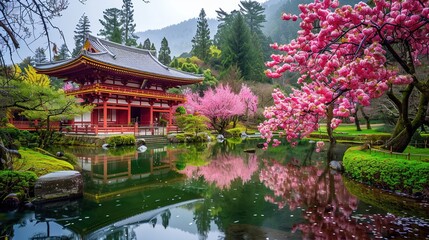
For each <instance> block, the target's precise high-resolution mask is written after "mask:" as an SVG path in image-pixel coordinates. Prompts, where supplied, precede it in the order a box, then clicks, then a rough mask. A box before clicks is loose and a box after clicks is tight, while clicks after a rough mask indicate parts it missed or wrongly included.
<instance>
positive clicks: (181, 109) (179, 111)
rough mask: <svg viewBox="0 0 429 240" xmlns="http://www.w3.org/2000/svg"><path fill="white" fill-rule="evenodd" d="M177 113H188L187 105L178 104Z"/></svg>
mask: <svg viewBox="0 0 429 240" xmlns="http://www.w3.org/2000/svg"><path fill="white" fill-rule="evenodd" d="M176 113H177V114H179V115H184V114H186V109H185V107H184V106H178V107H177V108H176Z"/></svg>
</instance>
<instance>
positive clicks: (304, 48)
mask: <svg viewBox="0 0 429 240" xmlns="http://www.w3.org/2000/svg"><path fill="white" fill-rule="evenodd" d="M428 5H429V1H412V0H405V1H404V0H392V1H384V0H374V1H373V6H372V5H371V6H370V5H368V4H366V3H364V2H360V3H358V4H356V5H355V6H350V5H344V6H342V7H339V3H338V1H337V0H323V1H319V0H317V1H315V2H314V3H310V4H302V5H299V8H300V10H301V14H300V15H299V16H296V15H291V14H284V15H283V19H284V20H292V21H296V20H297V19H298V18H300V19H301V20H302V21H301V23H300V28H301V29H300V30H299V31H298V37H297V38H296V39H294V40H292V41H291V42H290V43H288V44H284V45H279V44H277V43H274V44H272V47H273V48H274V49H277V50H279V51H280V52H283V54H276V55H272V61H270V62H268V63H266V65H267V67H269V68H270V69H269V70H267V71H266V74H267V76H269V77H272V78H277V77H280V76H281V75H282V74H283V73H284V72H286V71H290V72H298V73H300V74H301V77H300V78H299V79H298V84H300V85H301V87H300V89H294V90H293V92H292V93H291V94H289V95H288V96H286V95H285V94H284V93H282V92H281V91H280V90H278V89H276V90H275V91H274V93H273V98H274V106H271V107H268V108H266V109H265V112H264V116H265V118H266V119H267V120H266V121H265V122H264V123H262V124H261V125H260V126H259V130H260V131H261V134H262V137H263V138H265V139H266V140H267V143H269V142H271V140H272V133H273V131H277V130H281V131H282V134H284V135H285V137H286V139H287V140H288V141H290V142H293V141H295V140H296V139H299V138H302V137H304V136H307V135H308V134H310V133H311V132H312V131H314V130H316V129H317V128H318V127H319V122H320V120H321V119H327V122H328V124H329V127H331V128H332V129H335V128H336V127H337V126H338V125H339V124H340V123H341V119H342V118H346V117H352V116H353V113H354V111H355V109H354V106H355V104H356V103H357V104H360V105H362V106H368V105H369V104H370V101H371V99H373V98H377V97H380V96H381V95H383V94H384V93H387V96H388V97H389V99H390V100H391V101H392V102H393V103H394V104H395V106H396V107H397V108H398V109H399V112H400V114H399V115H400V116H399V119H398V121H397V124H396V127H395V129H394V130H393V133H392V137H391V139H390V140H389V141H388V142H387V143H386V145H385V147H387V148H392V149H393V150H395V151H403V150H404V149H405V148H406V146H407V145H408V143H409V141H410V139H411V137H412V135H413V134H414V132H415V131H416V130H417V129H418V128H419V127H420V126H421V124H422V123H423V122H424V120H425V116H426V114H427V108H428V101H429V100H428V99H429V80H428V76H427V74H421V73H420V71H421V68H419V65H420V64H421V62H420V60H421V58H422V57H424V56H427V53H428V46H429V44H428V43H429V41H428V40H429V31H428V30H429V24H428V23H429V7H428ZM411 94H417V95H418V96H419V98H420V99H419V105H418V109H417V111H416V114H414V115H413V116H411V115H410V109H409V99H410V96H411ZM351 120H353V119H351ZM331 140H332V139H331ZM276 144H277V142H275V143H274V145H276Z"/></svg>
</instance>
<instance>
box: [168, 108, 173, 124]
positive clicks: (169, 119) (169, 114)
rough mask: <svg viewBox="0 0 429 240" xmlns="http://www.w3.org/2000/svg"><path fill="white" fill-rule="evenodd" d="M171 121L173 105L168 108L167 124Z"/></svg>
mask: <svg viewBox="0 0 429 240" xmlns="http://www.w3.org/2000/svg"><path fill="white" fill-rule="evenodd" d="M172 123H173V107H172V106H170V110H169V112H168V125H169V126H171V124H172Z"/></svg>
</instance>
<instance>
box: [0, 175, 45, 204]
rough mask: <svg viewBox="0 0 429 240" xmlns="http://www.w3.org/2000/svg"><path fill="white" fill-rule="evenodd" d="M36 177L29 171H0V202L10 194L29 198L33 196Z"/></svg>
mask: <svg viewBox="0 0 429 240" xmlns="http://www.w3.org/2000/svg"><path fill="white" fill-rule="evenodd" d="M36 180H37V175H36V174H35V173H34V172H29V171H8V170H6V171H0V197H1V198H0V200H3V198H4V197H6V196H7V195H8V194H10V193H16V194H18V195H21V196H24V197H25V198H29V197H30V196H32V195H33V190H34V184H35V183H36Z"/></svg>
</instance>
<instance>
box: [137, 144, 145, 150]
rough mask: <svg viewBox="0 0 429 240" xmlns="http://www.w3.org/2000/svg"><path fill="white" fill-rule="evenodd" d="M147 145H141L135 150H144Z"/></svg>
mask: <svg viewBox="0 0 429 240" xmlns="http://www.w3.org/2000/svg"><path fill="white" fill-rule="evenodd" d="M146 150H147V147H146V146H145V145H141V146H140V147H138V148H137V151H139V152H146Z"/></svg>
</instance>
